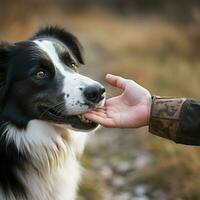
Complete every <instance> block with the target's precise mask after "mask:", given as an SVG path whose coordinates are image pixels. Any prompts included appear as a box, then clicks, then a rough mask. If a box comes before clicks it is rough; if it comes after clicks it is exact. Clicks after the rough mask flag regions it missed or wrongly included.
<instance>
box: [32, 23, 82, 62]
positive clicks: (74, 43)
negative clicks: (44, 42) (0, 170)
mask: <svg viewBox="0 0 200 200" xmlns="http://www.w3.org/2000/svg"><path fill="white" fill-rule="evenodd" d="M43 37H51V38H55V39H58V40H60V41H61V42H63V43H64V44H65V45H66V46H67V47H69V49H70V50H71V51H72V53H73V54H74V56H75V57H76V58H77V60H78V61H79V63H80V64H84V60H83V57H82V54H81V52H82V46H81V44H80V42H79V41H78V39H77V38H76V37H75V36H74V35H73V34H71V33H70V32H68V31H66V30H65V29H64V28H60V27H59V26H46V27H43V28H41V29H40V30H39V31H38V32H37V33H35V35H34V36H33V37H32V38H31V39H37V38H43Z"/></svg>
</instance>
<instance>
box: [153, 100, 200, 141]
mask: <svg viewBox="0 0 200 200" xmlns="http://www.w3.org/2000/svg"><path fill="white" fill-rule="evenodd" d="M149 131H150V132H151V133H152V134H155V135H158V136H161V137H164V138H167V139H171V140H173V141H174V142H176V143H181V144H188V145H200V101H197V100H191V99H186V98H175V97H153V98H152V106H151V115H150V122H149Z"/></svg>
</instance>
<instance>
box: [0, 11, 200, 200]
mask: <svg viewBox="0 0 200 200" xmlns="http://www.w3.org/2000/svg"><path fill="white" fill-rule="evenodd" d="M15 17H16V15H13V16H12V15H11V17H10V18H7V19H6V20H7V21H6V23H5V22H3V20H2V19H1V21H0V24H1V27H2V28H1V31H0V36H1V38H4V39H9V40H12V41H16V40H22V39H24V38H28V37H29V36H30V35H31V34H32V33H33V32H34V31H35V30H36V29H37V28H38V27H39V26H41V25H43V24H60V25H62V26H64V27H67V28H68V29H69V30H70V31H72V32H74V33H75V34H76V35H77V36H78V38H79V39H80V41H81V42H82V44H83V46H84V54H85V61H86V66H83V67H82V68H81V69H80V71H81V73H83V74H87V75H89V76H91V77H93V78H94V79H97V80H98V81H101V82H102V83H103V84H104V85H105V87H106V89H107V97H108V98H110V97H112V96H114V95H117V94H119V93H120V91H116V90H115V89H113V88H112V87H110V86H109V85H107V84H106V83H105V82H104V76H105V74H106V73H113V74H117V75H121V76H123V77H126V78H129V79H133V80H135V81H137V82H138V83H139V84H141V85H143V86H144V87H146V88H147V89H149V90H150V91H151V93H152V94H157V95H165V96H186V97H192V98H200V90H199V85H200V47H199V42H200V28H199V24H200V23H199V22H200V20H199V18H198V16H197V18H196V21H193V22H191V23H189V24H187V25H182V24H181V25H180V24H177V23H173V22H169V21H166V20H164V19H162V18H159V16H153V15H151V16H148V17H147V16H146V17H139V16H138V17H137V16H132V17H126V18H123V17H119V16H117V15H113V14H109V13H108V12H105V11H102V10H98V9H93V10H88V11H85V12H81V13H79V14H77V13H70V14H69V13H67V12H65V11H64V10H62V11H61V10H59V9H56V8H49V9H48V12H45V13H40V14H35V15H32V16H31V17H30V16H29V17H28V18H24V19H23V18H21V17H20V18H17V17H16V18H15ZM7 24H9V26H8V25H7ZM82 163H83V166H84V168H85V170H84V176H83V180H82V183H81V187H80V191H79V198H78V199H79V200H112V199H114V200H118V199H119V200H131V199H133V200H155V199H156V200H198V199H200V186H199V185H200V184H199V183H200V149H199V148H198V147H191V146H184V145H177V144H174V143H173V142H171V141H167V140H165V139H162V138H158V137H156V136H153V135H151V134H150V133H148V129H147V128H142V129H134V130H133V129H131V130H130V129H129V130H128V129H126V130H125V129H124V130H122V129H105V128H102V129H100V130H99V131H98V132H97V133H96V134H94V135H91V138H90V141H89V143H88V146H87V148H86V151H85V154H84V156H83V158H82Z"/></svg>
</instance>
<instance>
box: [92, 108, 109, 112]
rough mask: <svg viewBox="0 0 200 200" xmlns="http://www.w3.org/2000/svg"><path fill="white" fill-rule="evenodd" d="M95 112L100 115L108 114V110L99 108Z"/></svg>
mask: <svg viewBox="0 0 200 200" xmlns="http://www.w3.org/2000/svg"><path fill="white" fill-rule="evenodd" d="M94 111H95V112H99V113H105V112H106V108H105V107H104V108H97V109H96V110H94Z"/></svg>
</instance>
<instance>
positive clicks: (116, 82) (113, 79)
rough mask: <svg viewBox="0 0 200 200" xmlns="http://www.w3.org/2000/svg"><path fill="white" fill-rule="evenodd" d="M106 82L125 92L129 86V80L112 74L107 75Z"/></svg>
mask: <svg viewBox="0 0 200 200" xmlns="http://www.w3.org/2000/svg"><path fill="white" fill-rule="evenodd" d="M105 79H106V81H107V82H108V83H109V84H111V85H112V86H114V87H117V88H119V89H122V90H124V89H125V87H126V84H127V81H128V80H127V79H125V78H122V77H120V76H115V75H112V74H107V75H106V78H105Z"/></svg>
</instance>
